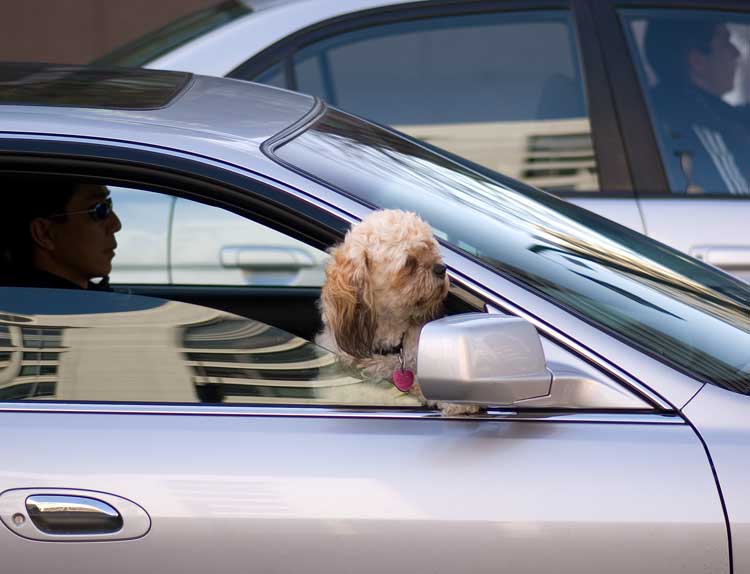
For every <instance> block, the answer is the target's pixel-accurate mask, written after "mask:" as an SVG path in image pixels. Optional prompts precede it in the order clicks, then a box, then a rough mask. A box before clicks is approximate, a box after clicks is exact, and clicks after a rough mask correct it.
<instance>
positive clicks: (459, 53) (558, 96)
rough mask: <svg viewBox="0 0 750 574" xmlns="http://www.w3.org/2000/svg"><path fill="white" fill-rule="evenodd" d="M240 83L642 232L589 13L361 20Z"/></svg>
mask: <svg viewBox="0 0 750 574" xmlns="http://www.w3.org/2000/svg"><path fill="white" fill-rule="evenodd" d="M518 54H524V58H519V57H518ZM229 76H230V77H234V78H241V79H247V80H253V81H257V82H261V83H268V84H271V85H275V86H282V87H287V88H290V89H294V90H298V91H301V92H306V93H310V94H314V95H317V96H319V97H321V98H322V99H324V100H325V101H327V102H329V103H331V104H333V105H336V106H338V107H341V108H343V109H344V110H348V111H351V112H354V113H357V114H358V115H361V116H364V117H367V118H370V119H372V120H375V121H377V122H379V123H381V124H387V125H391V126H393V127H395V128H396V129H398V130H400V131H403V132H405V133H407V134H409V135H412V136H414V137H416V138H418V139H421V140H424V141H427V142H428V143H430V144H433V145H436V146H438V147H441V148H444V149H446V150H448V151H450V152H452V153H455V154H457V155H459V156H463V157H465V158H468V159H470V160H472V161H474V162H476V163H478V164H480V165H482V166H485V167H487V168H490V169H493V170H497V171H500V172H502V173H504V174H506V175H509V176H512V177H514V178H516V179H519V180H521V181H524V182H526V183H529V184H531V185H535V186H538V187H541V188H543V189H546V190H548V191H550V192H552V193H555V194H558V195H561V196H564V197H566V198H567V199H569V200H570V201H572V202H574V203H577V204H579V205H582V206H584V207H586V208H588V209H591V210H593V211H596V212H598V213H601V214H602V215H605V216H606V217H608V218H610V219H613V220H615V221H617V222H619V223H621V224H623V225H626V226H628V227H631V228H633V229H636V230H638V231H644V227H643V222H642V218H641V215H640V213H639V211H638V206H637V204H636V202H635V198H634V195H633V187H632V182H631V175H630V172H629V170H628V166H627V163H626V161H625V154H624V153H623V147H622V142H621V140H620V134H619V129H620V128H619V125H618V123H617V121H616V115H615V113H614V109H613V108H612V99H611V94H610V93H609V86H608V84H607V82H606V81H604V65H603V61H602V59H601V54H600V47H599V45H598V40H597V33H596V23H595V22H594V19H593V16H592V14H591V13H590V11H589V7H588V6H587V5H586V3H584V2H579V1H569V0H554V1H552V2H550V1H545V2H537V1H534V0H530V1H526V2H512V3H510V2H482V3H464V2H454V3H451V2H448V3H446V2H439V3H438V2H421V3H419V4H418V5H415V4H408V5H407V4H405V5H402V6H395V7H392V6H389V7H383V8H380V9H377V8H372V9H369V10H367V11H362V12H359V13H358V12H352V13H350V14H348V15H345V16H339V17H337V18H334V19H331V20H329V21H323V22H319V23H316V24H315V25H314V26H310V27H308V28H306V29H303V30H300V31H298V32H296V33H294V34H292V35H290V36H289V37H287V38H284V39H279V41H278V42H277V43H276V44H275V45H272V46H271V47H269V48H268V49H266V50H264V51H263V52H261V53H260V54H257V55H255V56H253V57H251V58H250V59H249V60H248V61H247V62H245V63H244V64H243V65H241V66H239V67H238V68H237V69H236V70H234V71H233V72H232V73H230V74H229Z"/></svg>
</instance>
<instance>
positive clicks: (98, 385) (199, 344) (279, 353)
mask: <svg viewBox="0 0 750 574" xmlns="http://www.w3.org/2000/svg"><path fill="white" fill-rule="evenodd" d="M107 297H112V298H113V299H114V300H116V299H117V297H123V295H120V294H107ZM127 297H131V298H132V296H127ZM114 307H116V306H114ZM0 400H3V401H13V400H62V401H105V402H169V403H194V402H204V403H263V404H269V403H277V404H279V403H283V404H331V405H334V404H335V405H360V406H398V405H402V406H414V405H417V404H418V403H417V401H416V400H415V399H414V398H413V397H411V396H410V395H405V394H403V393H401V392H399V391H398V390H396V389H395V388H394V387H393V385H391V384H390V383H388V382H386V381H369V380H365V379H363V378H362V377H361V376H360V375H359V373H358V372H356V371H353V370H352V369H350V368H347V367H345V366H344V365H342V364H341V363H339V361H338V359H337V357H336V355H334V354H333V353H331V352H329V351H327V350H325V349H323V348H321V347H318V346H317V345H315V344H313V343H311V342H309V341H307V340H305V339H302V338H300V337H297V336H295V335H292V334H290V333H287V332H285V331H282V330H281V329H277V328H275V327H272V326H269V325H266V324H264V323H261V322H258V321H253V320H251V319H245V318H242V317H237V316H235V315H230V314H227V313H225V312H223V311H218V310H215V309H209V308H205V307H199V306H196V305H189V304H185V303H178V302H175V301H166V302H164V304H162V305H159V306H156V307H151V308H146V309H136V310H129V311H113V312H106V311H105V312H99V313H85V314H70V315H61V314H55V315H28V316H18V315H16V316H10V315H2V316H0Z"/></svg>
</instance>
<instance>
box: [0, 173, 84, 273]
mask: <svg viewBox="0 0 750 574" xmlns="http://www.w3.org/2000/svg"><path fill="white" fill-rule="evenodd" d="M78 186H79V184H78V182H76V181H74V180H68V179H60V178H52V177H42V176H33V177H24V176H0V189H2V191H3V195H4V196H5V198H6V202H5V204H6V206H8V207H7V208H6V209H5V216H4V219H5V221H3V223H2V225H0V230H1V231H0V267H1V268H4V269H14V268H15V269H23V268H27V267H30V266H31V264H32V261H31V253H32V239H31V222H32V221H33V220H34V219H36V218H37V217H49V216H50V215H57V214H61V213H64V212H65V211H66V208H67V205H68V202H69V201H70V199H71V198H72V197H73V195H74V194H75V192H76V191H77V190H78ZM10 206H12V207H10Z"/></svg>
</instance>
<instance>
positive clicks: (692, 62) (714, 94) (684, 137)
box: [645, 20, 750, 195]
mask: <svg viewBox="0 0 750 574" xmlns="http://www.w3.org/2000/svg"><path fill="white" fill-rule="evenodd" d="M645 49H646V54H647V56H648V60H649V63H650V64H651V67H652V69H653V71H654V73H655V74H656V76H657V77H658V80H659V81H658V84H657V85H656V87H655V88H654V90H653V102H654V108H655V112H656V116H657V120H658V121H657V125H659V127H660V130H661V134H662V138H663V141H664V142H665V143H666V145H667V146H668V150H669V154H668V156H667V158H666V159H667V163H671V164H672V165H671V166H668V167H671V168H672V172H673V173H675V172H677V173H681V174H682V177H680V178H677V179H676V181H680V180H681V181H680V183H679V185H678V188H679V190H680V191H686V192H688V193H730V194H735V195H744V194H749V193H750V185H749V183H748V182H750V165H748V159H750V156H748V149H750V128H749V127H748V122H747V116H746V115H745V112H744V110H740V109H738V108H736V107H734V106H732V105H730V104H728V103H727V102H726V101H724V99H722V98H723V96H725V95H726V94H727V93H729V92H731V91H732V89H733V87H734V82H735V75H736V72H737V67H738V60H739V56H740V52H739V50H738V49H737V47H736V46H735V45H734V44H733V43H732V40H731V34H730V31H729V28H728V26H727V24H726V23H725V22H722V21H716V20H705V21H704V20H654V21H652V22H650V23H649V25H648V29H647V31H646V38H645ZM673 185H674V184H673ZM675 191H677V190H675Z"/></svg>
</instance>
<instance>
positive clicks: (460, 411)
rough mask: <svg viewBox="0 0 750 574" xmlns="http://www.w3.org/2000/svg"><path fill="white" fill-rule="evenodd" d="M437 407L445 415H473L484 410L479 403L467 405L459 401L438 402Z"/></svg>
mask: <svg viewBox="0 0 750 574" xmlns="http://www.w3.org/2000/svg"><path fill="white" fill-rule="evenodd" d="M437 407H438V408H439V409H440V412H441V413H442V415H443V416H444V417H453V416H457V415H473V414H476V413H478V412H480V411H481V410H482V407H480V406H479V405H465V404H459V403H438V404H437Z"/></svg>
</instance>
